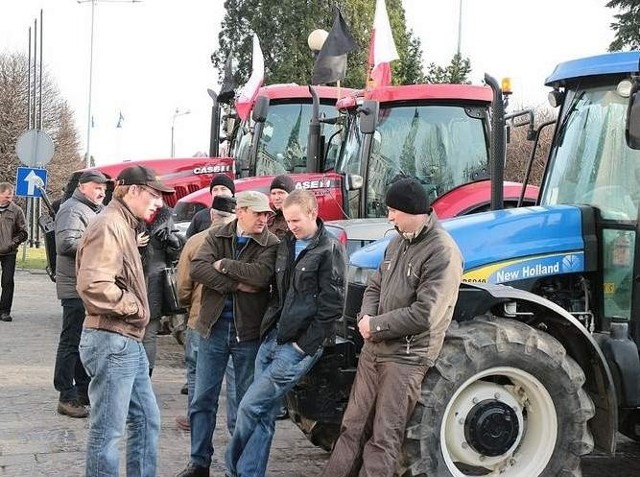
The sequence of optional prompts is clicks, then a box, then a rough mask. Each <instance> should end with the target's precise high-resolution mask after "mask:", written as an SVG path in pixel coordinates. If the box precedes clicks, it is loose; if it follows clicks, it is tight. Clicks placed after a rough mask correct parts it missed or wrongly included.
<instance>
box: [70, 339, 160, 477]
mask: <svg viewBox="0 0 640 477" xmlns="http://www.w3.org/2000/svg"><path fill="white" fill-rule="evenodd" d="M80 359H81V360H82V364H84V367H85V369H86V370H87V374H88V375H89V377H90V378H91V382H90V383H89V399H90V400H91V414H90V422H89V435H88V437H87V459H86V475H87V477H111V476H117V475H118V474H119V467H120V466H119V452H118V441H119V440H120V439H121V438H122V437H123V436H124V432H125V428H126V429H127V430H128V437H127V477H133V476H136V477H138V476H140V477H155V475H156V466H157V463H158V441H159V434H160V411H159V409H158V404H157V402H156V396H155V394H154V393H153V388H152V387H151V379H150V378H149V361H148V360H147V355H146V354H145V352H144V348H143V347H142V343H140V342H138V341H136V340H134V339H132V338H127V337H126V336H122V335H120V334H118V333H111V332H108V331H104V330H94V329H88V328H85V329H84V330H82V337H81V338H80Z"/></svg>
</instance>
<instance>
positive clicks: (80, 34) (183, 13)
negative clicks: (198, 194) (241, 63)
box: [0, 0, 614, 163]
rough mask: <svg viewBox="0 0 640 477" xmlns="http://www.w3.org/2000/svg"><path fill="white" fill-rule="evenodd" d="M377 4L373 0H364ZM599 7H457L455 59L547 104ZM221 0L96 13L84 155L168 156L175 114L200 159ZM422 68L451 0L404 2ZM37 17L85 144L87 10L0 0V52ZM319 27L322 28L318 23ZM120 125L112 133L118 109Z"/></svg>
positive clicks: (160, 2) (476, 3)
mask: <svg viewBox="0 0 640 477" xmlns="http://www.w3.org/2000/svg"><path fill="white" fill-rule="evenodd" d="M370 1H371V2H375V0H370ZM605 3H606V2H605V1H604V0H518V1H514V0H462V5H463V10H462V12H463V15H462V41H461V49H462V54H463V56H466V57H469V58H470V59H471V65H472V67H473V73H472V79H473V80H474V83H479V82H480V81H481V79H482V76H483V74H484V73H485V72H488V73H490V74H492V75H493V76H495V77H497V78H501V77H503V76H510V77H511V78H512V79H513V87H514V91H515V92H514V97H513V100H512V104H513V105H527V106H528V105H537V104H540V103H542V102H544V100H545V97H546V92H547V90H548V89H547V88H545V87H544V79H545V78H546V77H547V76H548V75H549V74H550V73H551V72H552V71H553V68H554V66H555V65H556V64H557V63H559V62H561V61H565V60H568V59H573V58H577V57H582V56H589V55H593V54H600V53H604V52H605V51H606V49H607V46H608V45H609V43H610V42H611V40H612V39H613V33H612V31H611V30H610V28H609V25H610V23H611V22H612V21H613V18H612V14H613V13H614V12H613V11H611V10H610V9H607V8H606V7H604V4H605ZM223 4H224V1H223V0H144V1H142V2H140V3H125V2H123V3H112V1H107V0H99V1H98V2H97V4H96V7H95V29H94V53H93V61H94V74H93V82H92V88H93V103H92V116H93V117H94V128H93V129H92V131H91V150H92V153H93V155H94V156H96V157H97V158H98V159H99V161H100V162H103V163H106V162H115V161H118V160H121V159H125V158H128V159H138V158H145V157H166V156H168V155H169V153H170V148H171V124H172V120H173V117H174V112H175V110H176V108H178V109H179V110H181V111H186V110H189V111H190V114H187V115H181V116H179V117H176V118H175V128H174V132H175V148H176V155H177V156H191V155H193V154H194V153H195V152H196V151H207V150H208V141H209V117H210V111H211V100H210V99H209V97H208V95H207V92H206V90H207V88H213V89H215V90H216V91H217V90H218V88H219V85H218V83H217V74H216V72H215V71H214V70H213V68H212V66H211V62H210V60H209V56H210V54H211V53H212V52H213V51H214V50H215V49H216V48H217V46H218V32H219V29H220V22H221V20H222V18H223V16H224V8H223ZM404 5H405V10H406V15H407V21H408V24H409V27H410V28H413V30H414V31H415V33H416V34H417V35H418V36H419V37H420V39H421V40H422V48H423V51H424V61H425V63H426V64H428V63H431V62H435V63H437V64H441V65H444V64H446V63H448V62H449V60H450V59H451V57H452V55H453V54H454V53H455V51H456V49H457V44H458V6H459V0H404ZM41 8H43V9H44V62H45V64H46V66H47V68H48V70H49V72H50V74H51V75H52V76H53V77H54V79H55V81H56V83H57V84H58V86H59V88H60V90H61V92H62V94H63V96H64V97H65V98H66V99H67V100H68V101H69V103H70V105H71V107H72V108H73V109H74V111H75V113H76V122H77V125H78V128H79V130H80V133H81V137H82V141H83V148H84V147H86V146H85V140H86V136H87V118H88V105H87V99H88V86H89V57H90V55H89V51H90V48H89V45H90V31H91V8H92V7H91V2H90V1H86V2H82V3H78V2H77V1H76V0H0V50H5V51H6V50H9V51H25V52H26V51H27V42H28V29H29V27H30V26H32V25H33V20H34V19H36V18H38V17H39V14H40V9H41ZM319 26H320V27H324V28H326V29H329V28H330V25H324V26H322V25H319ZM120 111H122V114H123V116H124V118H125V121H124V124H123V127H122V128H116V124H117V122H118V115H119V112H120Z"/></svg>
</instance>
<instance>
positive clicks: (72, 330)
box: [53, 298, 89, 402]
mask: <svg viewBox="0 0 640 477" xmlns="http://www.w3.org/2000/svg"><path fill="white" fill-rule="evenodd" d="M61 303H62V330H61V331H60V340H59V341H58V351H57V353H56V364H55V367H54V370H53V386H54V387H55V388H56V390H57V391H58V392H59V393H60V401H62V402H69V401H76V400H77V399H78V397H80V396H83V397H85V396H87V389H88V387H89V376H87V373H86V371H85V370H84V367H83V366H82V363H81V362H80V352H79V351H78V346H79V345H80V336H81V335H82V322H83V321H84V314H85V313H84V305H83V304H82V300H81V299H80V298H63V299H62V300H61Z"/></svg>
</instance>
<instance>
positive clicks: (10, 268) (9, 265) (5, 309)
mask: <svg viewBox="0 0 640 477" xmlns="http://www.w3.org/2000/svg"><path fill="white" fill-rule="evenodd" d="M0 267H2V277H1V278H0V286H1V287H2V296H1V297H0V313H11V306H12V305H13V289H14V282H13V276H14V275H15V273H16V254H15V253H14V254H11V255H0Z"/></svg>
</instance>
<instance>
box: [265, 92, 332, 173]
mask: <svg viewBox="0 0 640 477" xmlns="http://www.w3.org/2000/svg"><path fill="white" fill-rule="evenodd" d="M309 101H310V100H309ZM334 103H335V101H334ZM311 112H312V105H311V102H309V103H300V102H296V103H284V104H283V103H280V104H273V103H272V104H271V105H270V106H269V111H268V113H267V120H266V122H265V124H264V129H263V130H262V135H261V136H260V137H259V138H258V141H259V142H258V149H257V150H258V157H257V158H256V172H255V173H256V175H258V176H263V175H278V174H284V173H293V172H307V170H306V169H307V138H308V135H309V122H310V121H311ZM336 114H337V110H336V108H335V105H334V104H331V105H328V104H321V105H320V117H321V118H322V117H334V116H336ZM324 128H325V130H324V134H325V135H326V136H327V137H329V136H330V135H331V134H332V133H333V131H332V129H333V126H330V125H324ZM329 153H331V151H329ZM333 154H334V155H335V152H334V153H333ZM308 172H317V171H308Z"/></svg>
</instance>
